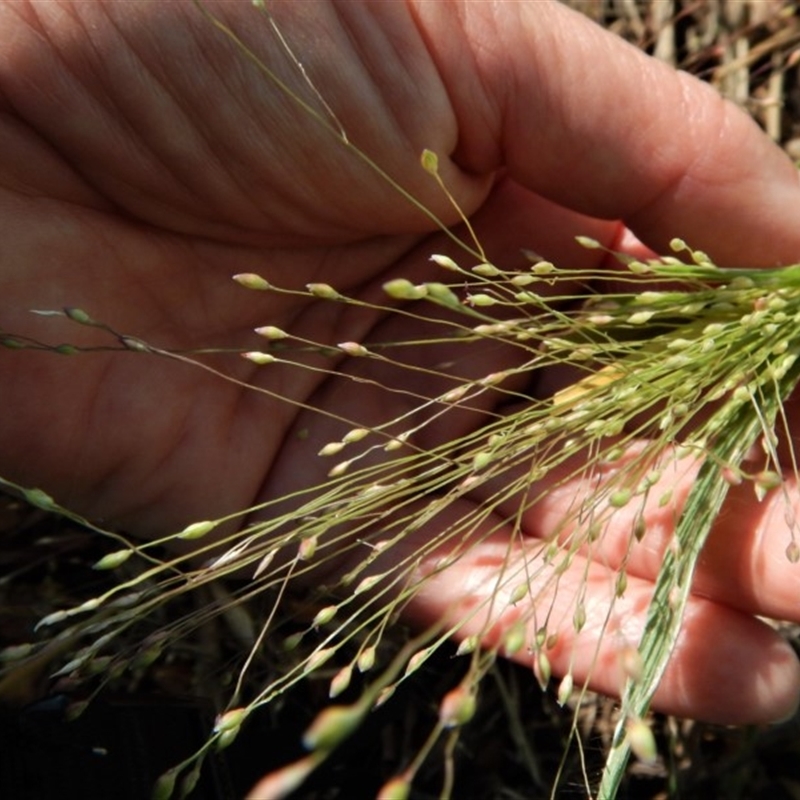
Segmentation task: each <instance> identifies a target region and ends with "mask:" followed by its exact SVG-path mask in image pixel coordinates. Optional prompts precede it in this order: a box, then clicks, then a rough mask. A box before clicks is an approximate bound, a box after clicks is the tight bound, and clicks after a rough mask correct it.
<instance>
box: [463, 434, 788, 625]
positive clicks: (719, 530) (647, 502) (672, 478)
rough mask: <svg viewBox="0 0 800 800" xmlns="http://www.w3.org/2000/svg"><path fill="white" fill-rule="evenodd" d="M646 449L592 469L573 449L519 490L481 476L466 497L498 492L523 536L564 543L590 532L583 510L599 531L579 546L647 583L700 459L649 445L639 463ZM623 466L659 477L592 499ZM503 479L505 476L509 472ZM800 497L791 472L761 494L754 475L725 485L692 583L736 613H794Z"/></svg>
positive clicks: (668, 544) (669, 542) (630, 473)
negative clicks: (621, 497)
mask: <svg viewBox="0 0 800 800" xmlns="http://www.w3.org/2000/svg"><path fill="white" fill-rule="evenodd" d="M648 451H652V443H649V442H646V441H639V442H635V443H633V444H631V445H629V446H628V447H627V448H626V450H625V452H624V453H623V455H622V456H620V457H619V458H618V459H617V460H615V461H613V462H602V463H598V464H597V465H595V466H593V467H592V468H591V469H586V456H585V455H583V454H578V455H576V456H574V457H571V458H570V459H568V460H567V461H565V462H564V463H563V464H561V465H559V467H558V468H556V469H554V470H552V471H551V472H550V473H549V474H548V475H547V477H546V478H545V479H543V480H542V481H539V482H536V483H533V484H530V485H528V486H527V488H526V492H525V494H524V495H517V496H516V497H508V496H507V493H502V492H499V491H496V490H495V488H494V484H490V483H487V484H486V485H484V486H481V487H478V488H477V489H476V490H475V492H474V493H473V496H474V497H475V499H476V502H482V503H486V502H489V501H490V498H491V497H492V496H499V497H505V499H504V500H503V501H502V502H501V503H499V504H498V505H497V511H498V513H501V514H502V515H503V516H504V517H505V518H506V519H519V521H520V525H521V528H522V531H523V532H524V534H525V535H526V536H532V537H535V538H537V539H541V540H544V541H552V540H553V539H554V538H556V539H558V540H559V541H560V542H561V543H562V544H563V545H565V546H566V545H568V544H569V545H571V546H575V544H576V542H577V541H579V540H580V539H581V538H582V539H584V540H585V539H586V538H587V530H586V527H587V526H586V524H581V523H580V522H579V519H580V518H581V517H583V518H586V517H591V518H595V519H602V520H603V521H602V526H601V531H600V533H599V535H597V536H596V537H593V541H592V542H591V543H588V542H587V543H585V544H584V545H582V552H583V553H584V554H585V555H587V556H589V557H591V558H592V559H594V560H597V561H598V562H600V563H602V564H604V565H605V566H606V567H608V568H610V569H615V570H616V569H622V568H623V567H624V569H625V571H626V572H627V573H628V574H629V575H635V576H637V577H640V578H643V579H645V580H647V581H651V582H652V581H655V579H656V578H657V576H658V575H659V573H660V571H661V569H662V566H663V563H664V556H665V554H666V552H667V551H668V550H670V549H672V548H675V547H676V546H677V545H676V539H675V529H676V526H677V524H678V520H679V519H680V516H681V514H682V512H683V509H684V506H685V504H686V500H687V498H688V496H689V493H690V492H691V490H692V487H693V486H694V485H695V482H696V479H697V475H698V472H699V470H700V464H701V462H700V461H699V460H698V459H696V458H693V457H683V458H680V457H678V456H677V455H676V453H675V451H674V449H672V448H667V449H666V450H661V451H660V453H659V454H658V455H656V454H655V453H654V452H649V455H646V457H645V460H644V462H642V461H641V457H642V455H643V454H644V453H646V452H648ZM751 466H752V470H751V471H752V472H753V473H754V474H755V473H757V472H758V471H759V469H760V468H761V467H759V465H758V464H757V463H755V462H754V463H753V464H752V465H751ZM626 471H627V478H626V480H627V482H631V481H633V482H634V483H635V482H638V481H640V480H641V476H643V475H644V473H645V472H648V473H649V475H650V476H658V478H657V480H655V481H654V482H652V483H650V484H648V487H647V490H646V491H645V492H644V493H642V494H640V495H639V496H638V498H637V497H634V498H632V499H631V500H630V501H629V502H628V503H627V504H626V505H625V506H624V507H622V508H613V509H612V508H611V507H610V506H609V503H608V498H607V497H606V499H605V500H601V501H600V502H599V503H598V502H597V501H596V499H595V498H598V497H601V496H602V495H603V493H604V492H605V494H606V495H607V494H608V487H609V486H611V485H612V484H613V482H614V481H615V480H616V479H617V478H618V477H619V476H620V475H625V474H626ZM637 476H640V477H637ZM503 482H504V483H505V484H508V483H509V476H508V475H505V476H504V477H503ZM603 487H605V489H604V488H603ZM798 497H800V492H798V486H797V480H796V478H794V477H792V476H787V478H786V480H785V483H784V485H783V486H782V487H780V488H777V489H775V490H773V491H770V492H769V493H768V494H767V495H766V496H765V497H764V498H763V499H762V500H759V499H758V496H757V494H756V491H755V486H754V483H753V481H752V480H747V481H744V482H742V483H741V484H740V485H738V486H733V487H731V488H730V489H729V492H728V496H727V498H726V500H725V503H724V504H723V507H722V511H721V513H720V515H719V517H718V519H717V520H716V521H715V523H714V525H713V527H712V529H711V533H710V535H709V537H708V540H707V542H706V544H705V546H704V549H703V552H702V554H701V556H700V558H699V559H698V563H697V568H696V572H695V575H694V579H693V584H692V591H693V592H694V593H696V594H700V595H703V596H705V597H708V598H711V599H712V600H714V601H715V602H717V603H722V604H725V605H729V606H731V607H733V608H736V609H738V610H740V611H743V612H747V613H751V614H760V615H764V616H769V617H773V618H776V619H786V620H800V610H798V607H797V587H798V585H799V584H800V565H797V564H795V563H793V562H792V560H791V559H790V558H789V556H788V555H787V552H788V549H789V546H790V545H791V544H792V542H793V541H795V539H796V537H797V530H796V529H797V524H798V523H797V520H798V515H800V499H798ZM576 498H585V501H584V502H583V503H581V502H578V501H576ZM634 532H635V533H636V535H634Z"/></svg>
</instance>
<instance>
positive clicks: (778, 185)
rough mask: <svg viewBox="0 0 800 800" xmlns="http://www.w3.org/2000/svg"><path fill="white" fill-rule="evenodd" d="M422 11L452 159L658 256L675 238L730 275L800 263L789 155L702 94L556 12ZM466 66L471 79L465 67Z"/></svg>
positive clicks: (708, 91) (556, 8)
mask: <svg viewBox="0 0 800 800" xmlns="http://www.w3.org/2000/svg"><path fill="white" fill-rule="evenodd" d="M445 5H448V6H449V5H450V4H437V3H421V4H420V5H419V6H418V9H417V11H418V14H419V17H420V19H421V22H422V25H423V27H425V28H427V30H428V37H429V43H430V44H429V46H430V48H431V50H432V53H433V56H434V58H435V59H436V61H437V66H438V68H439V71H440V73H441V75H442V76H443V79H444V82H445V84H446V86H447V88H448V91H449V93H450V97H451V100H452V103H453V106H454V108H455V109H456V114H457V117H458V119H459V131H460V139H459V142H460V143H459V148H458V150H457V151H456V152H455V153H454V160H456V162H457V163H458V164H459V166H461V167H462V168H463V169H465V170H468V171H472V172H478V173H480V172H484V171H487V170H490V169H495V168H498V167H500V166H505V167H507V168H508V170H509V172H510V174H511V176H512V177H513V178H514V179H516V180H517V181H519V182H520V183H522V184H524V185H525V186H526V187H527V188H529V189H531V190H533V191H535V192H537V193H540V194H542V195H544V196H545V197H547V198H548V199H550V200H553V201H556V202H557V203H559V204H561V205H563V206H566V207H568V208H571V209H573V210H575V211H579V212H581V213H584V214H589V215H591V216H594V217H600V218H607V219H621V220H623V221H624V222H625V223H626V225H628V227H630V228H631V229H632V230H633V231H634V232H635V233H636V234H637V236H638V237H639V238H640V239H641V240H642V241H643V242H645V243H646V244H647V245H649V246H650V247H652V248H654V249H656V250H661V251H663V250H664V249H665V247H666V245H667V243H668V241H669V240H670V239H671V238H672V237H675V236H679V237H681V238H683V239H685V240H686V241H688V242H689V244H690V245H691V246H692V247H695V248H702V249H705V250H707V251H708V252H709V254H710V255H711V257H712V258H714V259H715V260H717V261H718V262H720V263H725V264H729V265H737V264H742V265H747V266H753V265H755V264H763V265H770V264H771V265H774V264H785V263H791V262H794V261H797V260H798V259H800V227H799V226H798V225H797V224H796V222H797V216H798V212H800V183H799V182H798V177H797V172H796V170H795V169H794V167H793V165H792V164H791V162H790V161H789V159H788V158H787V157H786V156H785V155H784V154H783V153H782V151H781V150H780V149H779V148H778V147H777V146H776V145H774V144H773V143H772V142H770V141H769V139H768V138H767V137H766V136H765V135H764V134H763V133H762V132H761V131H760V129H759V128H758V126H757V125H756V124H755V123H754V122H753V121H752V120H750V118H749V117H747V116H746V115H745V114H744V113H743V112H741V111H740V110H739V109H737V108H736V107H735V106H734V105H733V104H731V103H729V102H727V101H725V100H723V99H722V98H721V97H720V96H719V95H718V94H717V93H716V92H715V91H714V90H713V89H712V88H711V87H709V86H708V85H706V84H703V83H702V82H701V81H699V80H697V79H695V78H693V77H691V76H689V75H687V74H683V73H679V72H676V71H675V70H673V69H672V68H670V67H668V66H667V65H665V64H663V63H661V62H658V61H656V60H655V59H653V58H650V57H648V56H647V55H645V54H644V53H642V52H641V51H639V50H638V49H636V48H635V47H633V46H631V45H629V44H627V43H626V42H624V41H622V40H621V39H619V38H618V37H616V36H614V35H613V34H610V33H608V32H607V31H605V30H603V29H602V28H600V27H599V26H597V25H595V24H594V23H592V22H591V21H589V20H588V19H587V18H585V17H583V16H582V15H580V14H578V13H576V12H574V11H572V10H570V9H568V8H566V7H564V6H562V5H561V4H560V3H557V2H547V1H546V0H545V1H543V2H539V0H536V2H519V3H468V2H467V3H461V4H457V7H458V12H457V13H458V14H459V16H460V25H459V26H457V27H458V30H459V31H460V32H461V35H460V36H456V35H453V33H452V31H453V26H452V20H450V27H449V29H448V32H449V35H444V33H445V31H444V30H443V28H442V26H443V24H444V22H445V19H444V14H445V11H444V9H443V6H445ZM465 64H471V65H472V66H473V69H471V70H470V69H465V67H464V65H465Z"/></svg>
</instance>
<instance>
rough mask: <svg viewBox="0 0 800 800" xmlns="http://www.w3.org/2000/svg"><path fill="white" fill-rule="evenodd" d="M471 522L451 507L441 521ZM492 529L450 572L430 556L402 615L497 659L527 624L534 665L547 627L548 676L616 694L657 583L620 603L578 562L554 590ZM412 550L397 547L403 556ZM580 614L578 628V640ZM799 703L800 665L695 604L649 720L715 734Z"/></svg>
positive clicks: (732, 620) (754, 628) (711, 608)
mask: <svg viewBox="0 0 800 800" xmlns="http://www.w3.org/2000/svg"><path fill="white" fill-rule="evenodd" d="M456 505H457V504H456ZM467 512H468V509H467V508H465V507H461V508H460V509H459V508H457V507H452V508H451V509H449V510H448V511H447V512H446V515H447V516H449V515H450V514H459V513H460V514H461V515H463V514H465V513H467ZM496 523H497V520H494V521H492V520H487V521H486V523H485V524H484V526H483V533H484V534H485V537H484V538H483V539H482V540H481V541H480V542H474V543H472V544H471V545H470V547H469V548H468V550H467V551H466V552H465V553H464V554H463V555H462V556H461V557H460V558H459V559H458V560H456V561H455V562H452V561H451V562H450V563H448V566H447V567H446V568H444V569H442V568H441V561H440V560H439V561H437V559H436V557H435V556H432V557H430V558H428V559H426V561H425V563H424V564H423V565H422V566H421V567H420V569H419V577H420V578H423V580H422V581H421V583H420V585H419V588H418V590H417V591H416V592H415V595H414V599H413V601H412V602H411V603H410V604H409V606H408V608H407V614H408V616H409V617H410V618H412V619H414V620H415V621H417V622H419V623H421V624H432V623H435V622H437V621H439V622H441V623H442V624H443V625H445V626H446V627H447V628H449V627H452V629H453V631H454V636H455V637H456V638H458V639H464V638H467V637H470V636H477V637H479V638H480V639H481V640H482V643H483V644H484V645H485V646H499V647H500V652H501V653H502V652H503V644H504V643H506V642H508V641H510V640H509V639H507V638H506V637H507V635H508V634H509V633H510V632H511V631H513V630H514V629H515V628H518V627H519V626H520V624H522V625H523V626H524V631H525V638H524V646H523V647H522V649H520V650H518V651H516V652H515V653H514V654H513V655H512V657H513V658H514V660H516V661H518V662H520V663H523V664H529V665H531V666H534V663H535V659H534V657H533V655H532V649H533V643H534V641H536V638H537V632H539V631H541V630H542V629H543V628H544V629H546V636H547V638H548V639H549V640H550V642H551V643H552V646H551V647H549V648H547V647H546V648H545V651H544V652H545V654H546V656H547V659H548V661H549V662H550V665H551V667H552V670H553V674H555V675H557V676H562V675H565V674H567V673H570V674H571V675H572V677H573V681H574V685H575V686H576V687H580V686H582V685H583V684H584V682H586V683H588V686H589V687H590V688H592V689H593V690H596V691H600V692H603V693H605V694H611V695H619V694H620V692H621V690H622V688H623V686H624V684H625V680H626V679H627V678H628V677H629V675H630V674H631V670H630V668H629V666H628V664H629V663H630V653H631V652H632V649H633V648H635V647H636V645H637V644H638V642H639V640H640V638H641V634H642V629H643V625H644V619H645V616H646V612H647V608H648V606H649V604H650V600H651V597H652V590H653V586H652V583H650V582H649V581H647V580H644V579H640V578H635V577H633V578H631V579H630V580H629V582H628V585H627V588H626V589H625V591H624V594H622V596H621V597H617V596H616V593H617V588H618V587H617V584H616V573H615V571H614V570H613V569H610V568H608V567H606V566H604V565H601V564H599V563H597V562H593V563H588V564H587V563H586V562H585V561H584V560H583V559H581V558H575V559H574V560H573V561H572V563H571V564H570V566H569V568H568V569H567V570H566V571H564V572H563V573H562V574H561V576H560V578H559V580H558V581H557V582H554V581H552V580H551V579H552V569H547V568H543V562H542V560H541V548H540V547H539V545H538V543H532V542H530V541H528V542H520V541H517V542H516V543H515V544H514V545H511V546H510V545H509V541H511V540H510V538H509V531H507V530H502V529H501V528H499V527H498V528H496V529H494V530H492V529H493V527H494V525H495V524H496ZM441 525H442V520H441V519H440V520H437V527H441ZM426 535H427V536H429V535H430V532H427V533H426V532H425V531H420V533H419V537H420V539H421V540H423V541H424V539H425V537H426ZM420 545H421V541H419V540H418V541H417V542H416V546H420ZM414 546H415V544H414V543H413V542H411V541H406V542H405V544H404V548H405V547H408V548H409V552H411V551H412V549H413V547H414ZM445 557H446V556H445ZM523 576H525V577H526V580H528V590H527V593H526V595H525V596H524V597H522V598H521V599H520V597H519V595H516V596H515V593H516V590H517V586H518V585H519V583H520V580H521V579H522V578H523ZM579 604H581V605H582V607H583V609H584V611H585V622H584V623H583V625H582V627H580V630H579V631H578V630H577V629H576V622H575V611H576V608H577V607H578V605H579ZM798 696H800V666H798V662H797V659H796V658H795V656H794V653H793V651H792V649H791V647H790V646H789V645H788V644H787V643H786V642H785V641H784V640H783V639H782V638H781V637H780V636H779V635H778V634H777V633H776V632H775V631H773V630H772V629H771V628H770V627H769V626H767V625H766V624H764V623H762V622H760V621H758V620H756V619H754V618H752V617H750V616H749V615H744V614H739V613H737V612H735V611H732V610H731V609H729V608H727V607H724V606H720V605H717V604H715V603H712V602H710V601H708V600H704V599H702V598H696V597H694V598H692V599H690V601H689V604H688V607H687V610H686V615H685V622H684V625H683V627H682V630H681V633H680V636H679V640H678V643H677V645H676V649H675V651H674V653H673V655H672V658H671V661H670V663H669V666H668V668H667V670H666V673H665V675H664V677H663V679H662V681H661V683H660V686H659V689H658V691H657V693H656V695H655V698H654V707H655V708H656V709H658V710H661V711H664V712H667V713H672V714H677V715H679V716H692V717H693V718H696V719H703V720H707V721H712V722H717V723H722V724H744V723H762V722H769V721H774V720H779V719H784V718H786V717H787V716H788V715H790V714H791V713H792V712H793V711H794V710H795V709H796V707H797V704H798Z"/></svg>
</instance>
